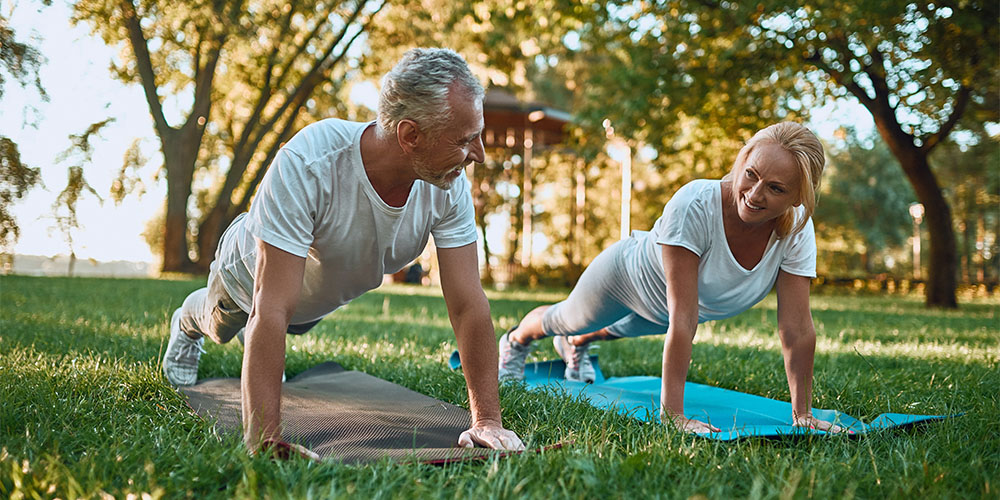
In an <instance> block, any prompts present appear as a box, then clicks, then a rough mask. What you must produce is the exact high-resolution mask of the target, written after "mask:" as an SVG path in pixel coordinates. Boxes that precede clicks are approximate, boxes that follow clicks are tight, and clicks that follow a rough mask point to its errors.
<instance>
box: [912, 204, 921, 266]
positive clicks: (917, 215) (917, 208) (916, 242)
mask: <svg viewBox="0 0 1000 500" xmlns="http://www.w3.org/2000/svg"><path fill="white" fill-rule="evenodd" d="M910 217H912V218H913V279H915V280H918V279H920V221H922V220H923V218H924V206H923V205H921V204H920V203H911V204H910Z"/></svg>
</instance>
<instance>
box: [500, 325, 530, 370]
mask: <svg viewBox="0 0 1000 500" xmlns="http://www.w3.org/2000/svg"><path fill="white" fill-rule="evenodd" d="M515 328H517V326H514V327H513V328H511V329H510V330H507V333H505V334H503V336H502V337H500V342H499V347H500V365H499V370H498V372H499V373H498V378H499V379H500V380H524V362H525V360H527V359H528V354H531V351H534V350H535V344H534V342H532V343H531V344H528V345H523V344H521V343H520V342H516V341H513V340H511V339H510V332H512V331H514V329H515Z"/></svg>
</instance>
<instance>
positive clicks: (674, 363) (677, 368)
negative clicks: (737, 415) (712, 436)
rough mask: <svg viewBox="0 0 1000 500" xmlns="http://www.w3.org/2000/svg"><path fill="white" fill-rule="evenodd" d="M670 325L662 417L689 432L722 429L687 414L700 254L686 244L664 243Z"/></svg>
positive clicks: (662, 390) (696, 324)
mask: <svg viewBox="0 0 1000 500" xmlns="http://www.w3.org/2000/svg"><path fill="white" fill-rule="evenodd" d="M662 257H663V274H664V277H665V278H666V282H667V311H668V313H669V315H670V325H669V326H668V327H667V336H666V338H665V339H664V341H663V342H664V343H663V382H662V386H661V388H660V392H661V394H660V421H661V422H663V423H666V422H667V420H668V419H669V420H672V421H673V422H674V424H675V425H676V426H677V427H678V428H680V429H682V430H684V431H687V432H711V431H715V432H718V431H719V429H718V428H717V427H715V426H712V425H710V424H707V423H705V422H702V421H700V420H695V419H688V418H686V417H685V416H684V384H685V383H686V382H687V374H688V367H689V366H690V364H691V346H692V344H693V343H694V334H695V332H696V331H697V329H698V264H699V262H700V257H698V255H697V254H695V253H694V252H692V251H691V250H688V249H686V248H684V247H679V246H673V245H663V252H662Z"/></svg>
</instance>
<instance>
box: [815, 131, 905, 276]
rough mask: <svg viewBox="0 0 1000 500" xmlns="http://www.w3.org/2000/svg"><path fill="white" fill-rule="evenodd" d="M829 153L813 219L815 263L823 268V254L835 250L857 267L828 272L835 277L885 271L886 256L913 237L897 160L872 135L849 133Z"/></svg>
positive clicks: (832, 146) (829, 147)
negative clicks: (863, 136) (815, 245)
mask: <svg viewBox="0 0 1000 500" xmlns="http://www.w3.org/2000/svg"><path fill="white" fill-rule="evenodd" d="M828 155H829V164H828V165H827V167H826V169H825V170H824V173H823V186H822V188H821V194H820V200H819V203H818V204H817V206H816V213H815V215H814V216H813V220H814V221H815V223H816V235H817V240H818V241H817V245H818V246H819V248H820V253H821V255H820V257H819V260H820V261H821V263H820V265H821V267H827V266H828V265H829V264H827V266H824V265H823V264H826V263H824V262H822V261H823V260H824V258H825V256H824V255H822V254H823V253H825V252H824V251H826V252H831V251H833V252H836V251H839V252H840V253H843V254H845V255H847V256H853V257H854V259H851V260H855V262H856V264H857V267H855V268H853V269H844V268H840V269H836V270H834V269H830V270H829V272H832V273H833V274H835V275H840V276H858V275H865V274H870V273H874V272H882V271H885V270H886V267H884V264H883V263H882V261H883V258H884V257H885V255H887V253H890V252H892V251H893V250H896V249H899V248H900V247H902V246H903V244H905V243H906V242H907V237H908V236H909V235H911V234H912V227H913V225H912V224H913V222H912V220H911V219H910V214H909V206H910V204H911V203H915V202H916V196H915V195H914V194H913V189H912V188H911V187H910V185H909V184H908V183H907V182H906V180H905V179H903V178H902V177H900V176H899V174H898V171H899V164H898V162H897V161H896V159H895V158H894V157H893V156H892V153H891V152H890V151H889V148H887V147H886V145H885V143H884V142H882V141H880V140H878V138H877V137H869V138H862V137H858V136H857V133H856V132H855V131H853V130H848V131H846V133H845V134H844V140H843V141H842V142H841V143H840V144H834V145H831V146H828ZM852 243H854V244H852ZM897 274H899V273H898V272H897Z"/></svg>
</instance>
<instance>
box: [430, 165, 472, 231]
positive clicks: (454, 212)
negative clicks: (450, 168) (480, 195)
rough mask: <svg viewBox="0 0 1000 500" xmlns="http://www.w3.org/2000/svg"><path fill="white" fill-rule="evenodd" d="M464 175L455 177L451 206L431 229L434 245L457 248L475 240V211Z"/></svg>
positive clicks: (469, 188) (469, 187) (467, 181)
mask: <svg viewBox="0 0 1000 500" xmlns="http://www.w3.org/2000/svg"><path fill="white" fill-rule="evenodd" d="M471 189H472V188H471V186H470V184H469V180H468V179H466V177H465V175H460V176H458V178H457V179H455V185H454V186H452V188H451V194H452V195H453V197H450V198H451V200H452V203H451V206H450V207H448V208H447V211H446V212H445V215H444V217H442V218H441V220H439V221H438V223H437V224H435V225H434V227H433V228H432V229H431V234H432V235H434V246H436V247H438V248H457V247H461V246H465V245H468V244H469V243H473V242H475V241H476V238H477V233H476V211H475V208H474V207H473V205H472V192H471Z"/></svg>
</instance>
